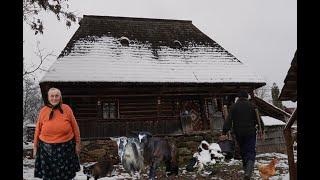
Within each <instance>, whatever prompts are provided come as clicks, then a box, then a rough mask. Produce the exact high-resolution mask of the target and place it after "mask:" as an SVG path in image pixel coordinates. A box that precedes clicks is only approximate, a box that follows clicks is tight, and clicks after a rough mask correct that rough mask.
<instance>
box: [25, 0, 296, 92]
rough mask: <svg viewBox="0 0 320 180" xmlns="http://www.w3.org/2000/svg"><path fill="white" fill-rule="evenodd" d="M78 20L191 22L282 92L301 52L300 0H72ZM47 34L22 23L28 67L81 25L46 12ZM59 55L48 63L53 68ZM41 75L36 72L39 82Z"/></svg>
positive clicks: (58, 48) (63, 43)
mask: <svg viewBox="0 0 320 180" xmlns="http://www.w3.org/2000/svg"><path fill="white" fill-rule="evenodd" d="M69 5H70V7H69V8H70V9H71V10H72V11H74V12H75V13H76V15H77V16H79V17H82V16H83V15H84V14H85V15H106V16H125V17H143V18H161V19H179V20H180V19H181V20H191V21H192V23H193V24H194V25H195V26H196V27H198V29H200V30H201V31H202V32H203V33H205V34H206V35H208V36H209V37H210V38H211V39H213V40H214V41H216V42H217V43H218V44H220V45H221V46H222V47H223V48H225V49H226V50H227V51H229V52H230V53H231V54H233V55H234V56H235V57H236V58H238V59H239V60H240V61H242V62H243V63H245V64H247V65H248V66H250V67H251V68H253V69H255V70H256V72H258V73H260V74H261V75H262V77H263V78H264V79H265V80H266V83H267V85H272V83H273V82H275V83H277V85H278V86H279V88H280V90H281V88H282V86H283V84H284V83H283V81H284V78H285V76H286V74H287V72H288V69H289V67H290V63H291V61H292V58H293V56H294V53H295V51H296V49H297V1H296V0H240V1H239V0H192V1H191V0H161V1H160V0H158V1H155V0H69ZM42 17H44V18H45V20H44V27H45V30H44V34H43V35H37V36H35V35H34V32H33V31H31V30H30V28H29V26H26V25H25V24H24V30H23V32H24V36H23V39H24V46H23V50H24V52H23V56H24V63H26V65H27V67H29V68H30V65H31V64H32V63H34V64H36V63H37V62H38V61H39V58H37V57H36V56H35V54H34V51H35V50H36V42H37V41H40V47H41V48H43V49H44V53H46V52H51V51H53V52H54V54H56V55H59V54H60V52H61V51H62V50H63V48H64V47H65V46H66V44H67V42H68V41H69V40H70V38H71V36H72V35H73V34H74V33H75V31H76V30H77V28H78V27H79V25H78V24H74V25H73V26H72V27H71V28H67V27H66V26H65V25H64V21H62V22H59V21H57V20H56V17H55V16H54V15H53V14H48V13H46V14H44V15H43V16H42ZM55 60H56V57H51V58H50V59H49V61H47V63H46V64H45V67H47V68H49V67H50V65H51V64H52V62H54V61H55ZM42 76H43V73H38V76H37V79H38V80H39V79H41V77H42Z"/></svg>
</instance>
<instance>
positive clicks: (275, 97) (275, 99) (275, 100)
mask: <svg viewBox="0 0 320 180" xmlns="http://www.w3.org/2000/svg"><path fill="white" fill-rule="evenodd" d="M279 93H280V91H279V88H278V86H277V84H276V83H273V85H272V88H271V96H272V104H273V105H275V106H277V107H278V108H280V109H283V108H284V107H283V105H282V101H279V100H278V97H279Z"/></svg>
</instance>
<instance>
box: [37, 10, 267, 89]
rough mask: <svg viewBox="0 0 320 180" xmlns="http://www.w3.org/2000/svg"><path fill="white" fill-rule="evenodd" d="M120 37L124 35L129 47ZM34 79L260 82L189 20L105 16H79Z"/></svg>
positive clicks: (251, 71) (256, 76)
mask: <svg viewBox="0 0 320 180" xmlns="http://www.w3.org/2000/svg"><path fill="white" fill-rule="evenodd" d="M169 25H170V26H169ZM133 27H134V28H133ZM120 37H127V38H129V39H130V44H129V46H122V45H121V43H120V40H119V39H120ZM176 40H179V42H181V44H182V47H181V48H176V46H174V42H175V41H176ZM40 82H181V83H226V82H227V83H257V84H265V83H264V82H265V81H264V79H262V78H261V77H260V76H259V75H258V74H256V73H255V72H254V71H253V70H252V69H250V68H249V67H248V66H246V65H244V64H243V63H242V62H240V61H239V60H238V59H237V58H236V57H234V56H233V55H232V54H230V53H229V52H227V51H226V50H225V49H223V48H222V47H221V46H220V45H218V44H217V43H216V42H214V41H213V40H212V39H210V38H209V37H207V36H206V35H205V34H203V33H202V32H201V31H199V30H198V29H197V28H196V27H195V26H194V25H193V24H192V23H191V21H178V20H157V19H145V18H120V17H108V16H106V17H97V16H84V18H83V19H82V21H81V23H80V27H79V29H78V30H77V32H76V33H75V35H74V36H73V37H72V39H71V40H70V41H69V43H68V44H67V46H66V48H65V49H64V50H63V52H62V54H61V55H60V56H59V58H58V59H57V60H56V61H55V62H54V63H53V65H52V66H51V67H50V69H49V71H48V72H47V73H46V74H45V75H44V77H43V78H42V79H41V81H40Z"/></svg>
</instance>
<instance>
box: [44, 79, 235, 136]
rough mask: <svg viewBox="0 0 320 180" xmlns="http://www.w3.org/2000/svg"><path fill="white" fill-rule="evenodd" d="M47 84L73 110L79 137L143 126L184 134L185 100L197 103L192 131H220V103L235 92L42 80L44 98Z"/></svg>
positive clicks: (155, 131)
mask: <svg viewBox="0 0 320 180" xmlns="http://www.w3.org/2000/svg"><path fill="white" fill-rule="evenodd" d="M49 87H57V88H59V89H60V90H61V91H62V96H63V101H64V103H66V104H69V105H70V106H71V107H72V109H73V111H74V114H75V117H76V119H77V121H78V124H79V127H80V131H81V138H82V139H105V138H107V137H110V136H132V135H133V134H132V132H134V131H146V130H147V131H150V132H151V133H153V134H158V135H161V134H164V135H165V134H168V135H169V134H171V135H173V134H183V131H182V124H181V105H182V102H186V101H189V102H193V103H194V104H197V107H196V108H194V109H195V110H196V111H197V112H196V113H195V114H193V116H192V117H193V118H195V117H196V118H197V117H199V119H200V123H198V124H200V125H201V126H200V125H199V126H198V129H196V130H193V131H205V130H210V129H211V130H214V131H217V132H219V131H220V130H221V128H222V127H221V124H222V120H223V114H222V113H221V112H222V107H223V105H224V104H226V103H227V102H228V103H230V102H229V101H230V100H229V101H227V99H226V98H225V97H228V96H230V95H231V96H232V95H234V94H235V93H234V92H233V93H232V92H230V91H229V92H224V91H222V90H220V93H216V92H217V91H218V90H219V88H220V87H215V88H210V87H207V88H205V87H161V86H160V87H156V86H149V87H148V86H140V87H137V86H136V87H126V86H121V87H119V86H114V85H106V84H99V83H89V84H68V83H57V84H41V89H42V94H43V97H44V99H46V96H45V94H46V93H45V92H46V91H47V89H48V88H49ZM221 91H222V92H223V93H222V92H221ZM218 92H219V91H218ZM208 99H211V101H212V100H213V102H215V104H214V106H215V107H214V114H209V113H208V111H209V107H208ZM231 100H232V99H231ZM213 102H211V104H212V106H213ZM104 103H111V104H112V107H116V111H115V112H113V113H112V116H111V115H110V117H112V118H104V117H103V116H105V115H104V113H103V104H104ZM109 105H110V104H109ZM191 107H192V104H191ZM109 108H110V107H109Z"/></svg>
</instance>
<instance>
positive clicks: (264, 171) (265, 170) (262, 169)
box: [258, 158, 279, 180]
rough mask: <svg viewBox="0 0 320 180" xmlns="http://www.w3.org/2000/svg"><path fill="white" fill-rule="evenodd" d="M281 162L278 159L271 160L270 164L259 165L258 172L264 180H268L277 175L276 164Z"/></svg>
mask: <svg viewBox="0 0 320 180" xmlns="http://www.w3.org/2000/svg"><path fill="white" fill-rule="evenodd" d="M278 162H279V160H278V159H277V158H274V159H272V160H271V162H270V163H269V164H259V165H258V170H259V174H260V176H261V177H262V179H263V180H268V179H269V177H271V176H274V175H275V174H276V167H275V166H276V164H277V163H278Z"/></svg>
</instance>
